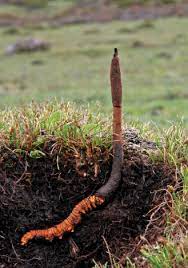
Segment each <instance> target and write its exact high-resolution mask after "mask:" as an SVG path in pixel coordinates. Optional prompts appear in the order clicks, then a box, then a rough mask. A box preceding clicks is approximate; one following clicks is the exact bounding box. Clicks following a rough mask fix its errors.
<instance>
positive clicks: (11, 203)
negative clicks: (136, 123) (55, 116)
mask: <svg viewBox="0 0 188 268" xmlns="http://www.w3.org/2000/svg"><path fill="white" fill-rule="evenodd" d="M126 138H127V139H128V141H129V142H128V143H127V146H125V156H124V167H123V170H122V183H121V187H120V188H119V190H118V192H117V193H116V195H115V196H114V198H113V200H111V201H110V202H109V204H108V205H106V206H103V207H101V208H99V209H97V210H94V211H93V212H91V213H90V214H88V215H86V216H85V217H84V218H83V220H82V223H81V224H80V225H79V226H77V228H76V230H75V232H74V233H72V234H71V235H67V237H64V239H62V240H58V239H54V240H53V242H47V241H44V240H43V239H38V240H33V241H31V242H30V243H29V244H28V246H26V247H22V246H20V244H19V242H20V237H21V236H22V234H24V233H25V232H26V231H28V230H31V229H36V228H46V227H49V226H52V225H54V224H56V223H58V222H59V221H61V220H62V219H65V218H66V217H67V215H68V214H69V213H70V212H71V210H72V208H73V207H74V205H76V204H77V203H78V202H79V201H80V200H81V199H82V198H84V197H86V196H88V195H90V194H93V193H94V192H95V190H96V189H98V188H99V187H100V186H101V185H102V184H104V183H105V181H106V180H107V179H108V177H109V174H110V168H111V164H112V158H111V157H109V158H108V157H107V156H106V155H107V154H106V150H105V149H104V148H101V153H100V155H99V156H97V158H98V161H99V165H100V170H101V171H100V173H99V175H98V177H97V178H95V177H94V172H93V171H92V170H93V166H92V163H91V164H90V165H87V166H83V167H82V168H84V169H85V171H87V174H88V175H87V176H86V177H83V176H79V175H78V170H76V168H75V159H74V158H73V156H72V154H71V153H68V152H61V153H60V154H59V156H58V164H57V153H56V152H55V150H53V154H50V152H51V149H52V146H53V143H51V144H47V145H46V147H45V148H44V151H45V152H46V154H47V156H46V157H45V158H41V159H31V158H29V157H28V156H27V157H26V156H22V157H21V156H18V155H16V154H15V153H13V152H12V151H9V150H8V149H5V148H3V147H2V148H1V151H0V156H1V158H0V160H1V161H0V267H1V268H5V267H6V268H8V267H24V268H27V267H28V268H29V267H32V268H34V267H40V268H42V267H50V268H52V267H66V268H68V267H70V268H72V267H92V266H93V264H94V263H93V259H95V260H96V261H101V262H102V263H104V262H106V261H108V260H109V256H108V253H107V246H106V244H108V247H109V249H110V251H111V253H112V254H113V255H114V256H116V258H119V259H121V258H122V256H123V255H124V254H125V252H126V254H128V255H129V256H133V257H134V256H136V254H137V253H138V252H137V251H135V245H136V244H135V243H137V244H138V242H139V240H140V235H142V234H144V233H145V231H146V226H147V225H148V222H149V220H150V216H149V214H148V215H147V213H148V212H149V211H150V209H151V208H153V207H154V206H156V205H158V202H162V201H163V198H164V192H163V191H159V190H160V189H165V188H166V187H167V185H169V184H174V181H175V176H174V175H175V171H174V169H173V168H172V167H170V166H168V165H167V164H165V163H163V162H158V163H156V164H153V163H152V162H151V160H149V157H148V153H147V151H148V150H156V148H155V144H154V143H152V142H147V141H144V140H142V139H140V138H139V137H138V136H137V134H136V133H135V132H132V131H127V132H126ZM80 150H81V149H80ZM82 153H83V154H84V151H82ZM94 157H95V160H96V155H95V156H94ZM156 192H158V193H159V195H158V198H157V199H156ZM160 213H162V212H160ZM163 214H164V212H163V213H162V214H161V217H160V223H158V222H156V223H155V227H158V228H157V229H156V228H155V230H157V231H155V232H153V231H152V235H151V234H150V235H149V236H148V240H153V241H154V240H155V239H157V237H158V236H159V235H160V234H161V233H162V231H163V228H162V226H161V223H162V222H163V224H164V218H165V217H166V215H165V214H164V215H163ZM151 228H152V227H150V228H149V229H151ZM70 236H71V238H72V239H73V241H74V242H75V243H76V245H77V246H78V248H79V252H78V253H77V254H73V252H72V251H73V249H72V247H71V242H70ZM134 241H135V242H134Z"/></svg>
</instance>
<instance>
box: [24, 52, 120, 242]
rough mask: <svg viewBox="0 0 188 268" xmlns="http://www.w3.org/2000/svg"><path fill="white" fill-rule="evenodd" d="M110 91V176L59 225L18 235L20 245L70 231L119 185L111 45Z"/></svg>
mask: <svg viewBox="0 0 188 268" xmlns="http://www.w3.org/2000/svg"><path fill="white" fill-rule="evenodd" d="M110 81H111V93H112V103H113V164H112V171H111V175H110V178H109V179H108V181H107V183H106V184H105V185H103V186H102V187H100V188H99V189H98V190H97V192H96V194H95V195H92V196H89V197H87V198H85V199H83V200H82V201H81V202H79V203H78V204H77V205H76V206H75V207H74V208H73V210H72V212H71V213H70V215H69V216H68V217H67V218H66V219H65V220H63V221H62V222H60V223H59V224H57V225H55V226H53V227H51V228H48V229H44V230H31V231H29V232H27V233H26V234H24V235H23V236H22V238H21V245H26V244H27V243H28V242H29V241H30V240H31V239H33V238H35V237H43V238H45V239H47V240H50V241H51V240H52V239H53V238H54V237H58V238H59V239H62V236H63V235H64V233H67V232H74V228H75V226H76V225H77V224H78V223H80V221H81V216H82V215H83V214H85V213H87V212H89V211H91V210H92V209H93V208H96V207H97V206H100V205H101V204H103V203H104V202H105V201H106V200H107V199H108V197H109V196H111V195H112V194H113V193H114V192H115V191H116V190H117V188H118V187H119V184H120V180H121V168H122V162H123V146H122V119H121V117H122V111H121V106H122V84H121V72H120V65H119V58H118V51H117V49H116V48H115V50H114V57H113V59H112V63H111V70H110Z"/></svg>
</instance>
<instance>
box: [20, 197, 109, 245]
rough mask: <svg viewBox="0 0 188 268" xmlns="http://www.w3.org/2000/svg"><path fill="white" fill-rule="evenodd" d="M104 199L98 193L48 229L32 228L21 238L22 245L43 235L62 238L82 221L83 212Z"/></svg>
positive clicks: (48, 238)
mask: <svg viewBox="0 0 188 268" xmlns="http://www.w3.org/2000/svg"><path fill="white" fill-rule="evenodd" d="M104 201H105V200H104V198H103V197H102V196H97V195H92V196H89V197H87V198H85V199H83V200H82V201H81V202H80V203H78V204H77V205H76V206H75V207H74V209H73V210H72V212H71V214H70V215H69V216H68V217H67V218H66V219H65V220H64V221H62V222H60V223H59V224H57V225H55V226H53V227H51V228H48V229H46V230H31V231H29V232H27V233H26V234H24V235H23V236H22V238H21V245H26V244H27V243H28V242H29V241H30V240H32V239H33V238H36V237H43V238H45V239H46V240H50V241H51V240H52V239H53V238H54V237H58V238H59V239H61V238H62V236H63V234H64V233H66V232H74V227H75V226H76V225H77V224H78V223H80V221H81V215H82V214H86V213H87V212H88V211H90V210H92V209H93V208H96V207H97V206H99V205H101V204H102V203H103V202H104Z"/></svg>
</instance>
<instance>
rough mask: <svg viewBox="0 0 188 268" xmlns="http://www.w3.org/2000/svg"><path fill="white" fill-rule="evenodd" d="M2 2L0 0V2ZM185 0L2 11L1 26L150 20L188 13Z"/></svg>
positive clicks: (83, 3)
mask: <svg viewBox="0 0 188 268" xmlns="http://www.w3.org/2000/svg"><path fill="white" fill-rule="evenodd" d="M1 4H3V3H1V1H0V5H1ZM187 15H188V2H187V1H185V2H184V3H179V4H161V5H159V4H155V5H154V4H153V5H141V4H134V5H131V6H129V7H126V8H120V7H118V6H117V5H115V4H112V3H111V2H110V1H106V0H98V1H81V2H79V3H78V4H76V5H74V6H73V7H71V8H69V9H67V10H65V11H60V12H58V13H57V14H55V15H53V16H52V17H49V16H48V15H46V14H45V12H44V14H43V15H41V16H39V15H37V16H35V14H34V12H32V15H31V14H30V13H27V14H26V15H25V16H22V17H21V16H17V15H13V14H8V13H7V14H6V13H5V14H1V15H0V26H31V25H32V26H35V25H39V24H42V23H43V22H45V23H48V24H49V25H51V26H56V27H57V26H62V25H65V24H73V23H91V22H109V21H112V20H137V19H144V20H151V19H156V18H160V17H169V16H180V17H181V16H187Z"/></svg>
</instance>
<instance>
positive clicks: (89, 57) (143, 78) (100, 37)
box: [0, 18, 188, 126]
mask: <svg viewBox="0 0 188 268" xmlns="http://www.w3.org/2000/svg"><path fill="white" fill-rule="evenodd" d="M187 23H188V19H187V18H181V19H180V18H170V19H160V20H156V21H137V22H111V23H108V24H90V25H89V24H88V25H71V26H64V27H63V26H62V27H49V26H47V25H45V24H44V25H42V26H40V27H35V28H34V27H30V28H18V29H17V28H16V29H13V28H0V108H5V107H7V106H10V105H20V104H25V103H28V102H30V101H31V100H32V99H34V100H36V101H42V100H46V99H51V98H54V97H56V98H58V99H63V100H65V101H74V102H76V103H77V104H78V105H80V104H86V105H87V104H88V103H89V104H90V106H91V109H92V110H93V111H95V110H98V109H100V111H101V112H104V113H106V112H108V113H109V112H110V111H111V96H110V85H109V67H110V61H111V57H112V52H113V48H114V47H118V48H119V51H120V58H121V67H122V77H123V89H124V93H123V94H124V96H123V105H124V112H125V118H126V120H129V119H137V118H139V119H140V120H141V121H145V122H146V121H148V120H150V121H151V120H152V121H154V122H155V123H159V124H160V125H163V126H167V125H169V124H170V122H171V121H176V120H181V118H182V117H184V122H185V125H186V126H188V109H187V106H188V105H187V103H188V87H187V85H188V76H187V70H188V53H187V43H188V32H187ZM28 36H32V37H36V38H42V39H45V40H47V41H50V42H51V49H50V50H49V51H46V52H36V53H29V54H18V55H13V56H7V55H4V49H5V48H6V47H7V45H9V44H11V43H14V42H15V41H16V40H18V39H22V38H25V37H28ZM96 103H98V104H99V105H100V107H99V106H98V105H96Z"/></svg>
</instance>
